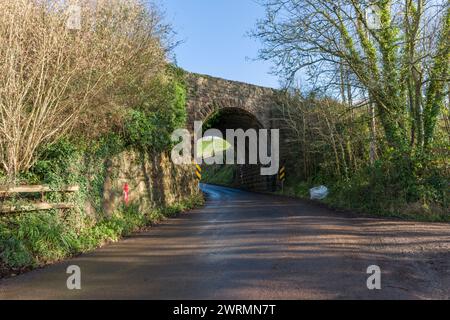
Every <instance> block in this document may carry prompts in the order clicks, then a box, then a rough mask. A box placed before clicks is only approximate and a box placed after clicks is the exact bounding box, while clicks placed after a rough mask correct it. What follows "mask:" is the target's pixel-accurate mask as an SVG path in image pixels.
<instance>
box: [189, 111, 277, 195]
mask: <svg viewBox="0 0 450 320" xmlns="http://www.w3.org/2000/svg"><path fill="white" fill-rule="evenodd" d="M211 129H214V130H215V132H214V130H213V131H211ZM227 129H232V130H239V129H242V130H243V131H244V132H247V131H248V130H249V129H254V130H255V132H256V134H258V131H259V130H260V129H264V127H263V125H262V124H261V122H260V121H259V120H258V119H257V118H256V116H255V115H253V114H251V113H249V112H247V111H245V110H243V109H240V108H223V109H220V110H218V111H215V112H213V113H212V114H210V115H208V116H207V117H206V120H205V122H204V124H203V134H204V137H203V138H202V139H200V140H199V141H198V142H200V145H201V146H202V147H201V148H202V152H203V153H204V154H203V155H204V156H211V157H214V156H215V155H217V154H218V153H219V152H221V153H222V156H223V159H224V162H223V163H222V164H207V163H205V164H203V166H202V168H203V176H202V182H205V183H213V184H220V185H226V186H231V187H237V188H241V189H247V190H253V191H267V190H272V189H273V187H274V177H268V176H262V175H261V173H260V172H261V165H260V164H250V163H251V161H250V158H251V157H255V156H256V157H257V158H258V155H257V154H256V155H254V154H253V155H251V154H250V148H249V146H250V144H251V143H252V144H254V143H255V141H252V140H251V138H250V136H246V139H245V164H238V159H237V156H238V155H237V150H236V149H233V152H234V160H235V161H234V164H226V161H225V159H226V156H225V153H226V150H229V149H230V148H233V146H234V145H235V142H237V141H236V140H235V141H234V143H233V142H231V143H230V141H226V133H227V132H226V131H227ZM219 132H220V133H221V135H219V134H216V133H219ZM256 144H257V143H256ZM205 146H206V148H205ZM198 149H200V148H198ZM205 149H206V150H205ZM258 160H259V159H258ZM206 162H208V161H206ZM258 163H259V162H258Z"/></svg>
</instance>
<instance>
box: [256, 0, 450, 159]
mask: <svg viewBox="0 0 450 320" xmlns="http://www.w3.org/2000/svg"><path fill="white" fill-rule="evenodd" d="M262 3H263V5H264V6H265V8H266V18H265V19H263V20H262V21H260V22H259V23H258V26H257V29H256V30H255V31H254V32H253V35H254V36H255V37H258V38H260V39H261V40H262V41H263V43H264V45H265V47H264V49H263V50H262V51H261V58H263V59H272V60H274V61H276V63H277V65H278V67H279V70H280V72H281V73H282V75H284V76H285V77H291V78H292V77H293V76H295V74H297V73H298V71H299V70H304V71H305V73H306V74H309V75H310V76H311V78H312V79H315V81H319V82H320V83H322V84H325V85H326V86H328V87H330V86H333V85H335V86H336V84H337V85H341V82H340V81H336V74H339V72H337V70H348V71H349V72H350V73H351V74H352V76H354V81H353V83H352V84H351V86H352V87H354V88H357V91H358V92H359V93H360V94H362V93H364V92H367V93H368V94H369V96H370V98H371V100H372V101H373V102H374V103H375V107H376V116H377V117H379V119H380V123H381V125H382V127H383V132H384V139H385V140H386V142H387V144H388V145H389V146H390V147H391V148H393V149H394V150H397V151H399V152H403V153H408V154H409V153H410V152H411V150H412V149H411V146H414V147H416V148H415V150H417V151H419V152H422V151H427V150H428V149H429V147H430V145H431V143H432V141H433V136H434V132H435V128H436V121H437V118H438V116H439V114H440V113H441V111H442V110H443V108H444V101H445V97H446V94H447V83H448V72H449V54H450V48H449V46H450V45H449V43H450V42H449V37H450V6H449V2H448V1H447V0H444V1H434V0H429V1H427V0H401V1H400V0H399V1H395V0H379V1H357V0H338V1H336V0H267V1H262ZM369 7H373V8H375V11H376V17H375V18H376V19H378V20H379V21H378V25H377V26H372V25H371V21H369V19H368V17H367V15H366V9H368V8H369ZM341 68H342V69H341ZM341 79H342V78H341ZM337 87H338V88H339V86H337ZM340 90H341V92H342V93H343V92H344V90H343V88H341V89H340ZM353 98H354V97H353Z"/></svg>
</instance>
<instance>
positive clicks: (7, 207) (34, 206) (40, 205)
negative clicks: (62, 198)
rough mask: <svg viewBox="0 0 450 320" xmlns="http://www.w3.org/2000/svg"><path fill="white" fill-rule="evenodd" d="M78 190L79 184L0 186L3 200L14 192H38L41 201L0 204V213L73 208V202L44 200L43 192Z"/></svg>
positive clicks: (0, 196)
mask: <svg viewBox="0 0 450 320" xmlns="http://www.w3.org/2000/svg"><path fill="white" fill-rule="evenodd" d="M79 190H80V187H79V186H66V187H62V188H58V189H52V188H51V187H49V186H45V185H28V186H26V185H24V186H14V187H9V186H0V198H2V199H3V200H4V199H6V198H10V197H12V196H14V195H15V194H22V193H23V194H27V193H28V194H31V193H40V194H41V202H35V203H27V204H24V205H14V204H3V203H1V204H0V213H15V212H31V211H40V210H51V209H71V208H74V206H75V205H74V204H73V203H66V202H61V203H48V202H45V201H44V194H45V193H50V192H62V193H73V192H78V191H79ZM2 202H3V201H2Z"/></svg>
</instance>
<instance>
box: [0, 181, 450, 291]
mask: <svg viewBox="0 0 450 320" xmlns="http://www.w3.org/2000/svg"><path fill="white" fill-rule="evenodd" d="M203 189H204V191H205V192H206V194H207V199H208V201H207V204H206V206H205V207H204V208H201V209H197V210H193V211H190V212H188V213H186V214H183V215H181V216H179V217H178V218H176V219H170V220H167V221H165V222H163V223H162V224H161V225H159V226H157V227H155V228H153V229H151V230H149V231H147V232H144V233H140V234H136V235H134V236H132V237H130V238H127V239H125V240H123V241H121V242H119V243H116V244H111V245H108V246H105V247H104V248H101V249H98V250H96V251H94V252H92V253H89V254H84V255H81V256H79V257H76V258H73V259H71V260H69V261H66V262H63V263H58V264H55V265H52V266H48V267H46V268H44V269H40V270H35V271H32V272H29V273H26V274H23V275H20V276H18V277H15V278H10V279H4V280H2V281H0V299H430V298H434V299H449V298H450V293H449V292H450V289H449V288H450V254H449V252H450V250H449V249H450V228H449V225H448V224H429V223H428V224H427V223H415V222H404V221H394V220H386V219H372V218H360V217H354V216H351V215H348V214H342V213H336V212H334V211H331V210H328V209H324V208H323V207H321V206H317V205H314V204H310V203H305V202H304V201H301V200H295V199H289V198H284V197H276V196H269V195H261V194H255V193H247V192H242V191H238V190H233V189H228V188H222V187H216V186H203ZM69 265H78V266H79V267H80V268H81V273H82V276H81V283H82V289H81V290H73V291H70V290H68V289H67V287H66V279H67V277H68V275H67V274H66V268H67V267H68V266H69ZM370 265H378V266H379V267H380V268H381V271H382V274H381V285H382V289H381V290H374V291H370V290H368V289H367V286H366V280H367V278H368V276H369V275H368V274H367V273H366V272H367V268H368V267H369V266H370Z"/></svg>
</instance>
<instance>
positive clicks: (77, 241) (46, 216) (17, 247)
mask: <svg viewBox="0 0 450 320" xmlns="http://www.w3.org/2000/svg"><path fill="white" fill-rule="evenodd" d="M203 202H204V200H203V195H201V194H199V195H196V196H193V197H191V198H190V199H187V200H185V201H181V202H179V203H176V204H174V205H171V206H168V207H165V208H160V209H156V210H154V211H152V212H149V213H148V214H141V213H139V212H138V210H137V208H136V207H133V206H130V207H128V208H124V209H123V210H121V212H117V213H115V214H114V215H112V216H111V217H109V218H105V219H103V220H101V221H99V222H97V223H95V224H91V226H90V227H85V228H83V229H82V230H78V231H76V229H74V228H73V225H72V224H71V223H68V222H67V221H66V220H65V216H64V215H63V214H61V213H60V212H58V211H47V212H34V213H23V214H19V215H10V216H3V217H0V278H2V277H6V276H11V275H16V274H19V273H23V272H25V271H28V270H31V269H34V268H38V267H42V266H45V265H48V264H51V263H54V262H57V261H61V260H63V259H66V258H68V257H70V256H74V255H77V254H81V253H84V252H88V251H92V250H94V249H96V248H98V247H101V246H103V245H105V244H106V243H110V242H116V241H119V240H120V239H121V238H123V237H126V236H129V235H130V234H132V233H133V232H136V231H140V230H143V229H145V228H147V227H149V226H152V225H153V224H155V223H158V222H160V221H161V220H164V219H166V218H170V217H173V216H175V215H177V214H178V213H180V212H183V211H187V210H190V209H193V208H195V207H198V206H201V205H202V204H203Z"/></svg>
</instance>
